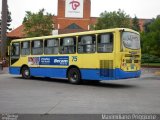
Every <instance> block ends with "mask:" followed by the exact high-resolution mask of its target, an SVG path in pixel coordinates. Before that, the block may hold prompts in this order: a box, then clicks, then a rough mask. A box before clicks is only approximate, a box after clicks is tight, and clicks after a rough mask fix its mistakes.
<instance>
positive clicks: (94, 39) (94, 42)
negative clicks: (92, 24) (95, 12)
mask: <svg viewBox="0 0 160 120" xmlns="http://www.w3.org/2000/svg"><path fill="white" fill-rule="evenodd" d="M84 36H91V37H92V44H79V43H80V42H81V41H82V40H81V38H82V37H84ZM96 40H97V35H96V33H95V34H86V35H79V36H78V42H77V53H78V54H93V53H96V49H97V48H96ZM87 45H91V46H95V47H94V48H93V49H94V51H93V52H84V50H83V52H79V46H87Z"/></svg>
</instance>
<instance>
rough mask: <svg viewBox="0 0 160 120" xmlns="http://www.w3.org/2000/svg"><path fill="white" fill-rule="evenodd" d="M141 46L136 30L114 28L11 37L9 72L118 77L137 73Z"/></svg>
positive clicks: (73, 77) (78, 79) (72, 78)
mask: <svg viewBox="0 0 160 120" xmlns="http://www.w3.org/2000/svg"><path fill="white" fill-rule="evenodd" d="M140 67H141V47H140V35H139V33H138V32H136V31H134V30H131V29H128V28H114V29H105V30H96V31H86V32H79V33H70V34H61V35H54V36H44V37H34V38H24V39H17V40H13V41H12V42H11V43H10V68H9V71H10V73H11V74H17V75H22V77H23V78H25V79H28V78H30V77H32V76H37V77H50V78H68V80H69V81H70V82H71V83H74V84H79V83H80V82H81V81H83V80H96V81H100V80H118V79H128V78H136V77H140V75H141V71H140Z"/></svg>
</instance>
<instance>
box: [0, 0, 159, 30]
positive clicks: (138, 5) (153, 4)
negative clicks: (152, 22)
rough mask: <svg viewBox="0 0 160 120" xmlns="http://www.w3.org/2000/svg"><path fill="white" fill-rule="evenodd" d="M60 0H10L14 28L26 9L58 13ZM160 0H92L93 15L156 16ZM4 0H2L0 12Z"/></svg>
mask: <svg viewBox="0 0 160 120" xmlns="http://www.w3.org/2000/svg"><path fill="white" fill-rule="evenodd" d="M57 1H58V0H8V6H9V11H11V17H12V23H11V27H12V28H13V29H14V28H16V27H18V26H19V25H21V24H22V21H23V18H24V17H25V11H32V12H38V11H39V10H40V9H42V8H44V9H45V10H46V12H49V13H51V14H54V15H57ZM159 5H160V0H91V16H92V17H98V16H99V15H100V13H102V12H104V11H105V10H106V11H108V12H112V11H117V10H118V9H121V10H123V11H124V12H125V13H126V14H128V15H130V16H131V17H134V16H135V15H136V16H137V17H138V18H146V19H151V18H156V16H157V15H160V7H159ZM1 9H2V0H0V12H1Z"/></svg>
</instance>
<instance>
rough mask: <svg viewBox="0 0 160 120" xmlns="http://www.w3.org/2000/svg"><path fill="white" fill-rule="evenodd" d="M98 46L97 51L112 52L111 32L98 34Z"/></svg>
mask: <svg viewBox="0 0 160 120" xmlns="http://www.w3.org/2000/svg"><path fill="white" fill-rule="evenodd" d="M97 42H98V48H97V52H99V53H112V52H113V34H112V33H106V34H101V35H98V41H97Z"/></svg>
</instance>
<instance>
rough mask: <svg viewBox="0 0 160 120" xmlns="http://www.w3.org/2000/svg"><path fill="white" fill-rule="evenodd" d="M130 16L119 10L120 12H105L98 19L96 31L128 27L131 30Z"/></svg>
mask: <svg viewBox="0 0 160 120" xmlns="http://www.w3.org/2000/svg"><path fill="white" fill-rule="evenodd" d="M130 19H131V18H130V16H129V15H127V14H126V13H125V12H124V11H122V10H121V9H119V10H118V11H113V12H107V11H105V12H103V13H101V14H100V18H98V22H97V24H96V27H95V29H97V30H98V29H108V28H115V27H126V28H130V27H131V24H130Z"/></svg>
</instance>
